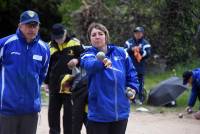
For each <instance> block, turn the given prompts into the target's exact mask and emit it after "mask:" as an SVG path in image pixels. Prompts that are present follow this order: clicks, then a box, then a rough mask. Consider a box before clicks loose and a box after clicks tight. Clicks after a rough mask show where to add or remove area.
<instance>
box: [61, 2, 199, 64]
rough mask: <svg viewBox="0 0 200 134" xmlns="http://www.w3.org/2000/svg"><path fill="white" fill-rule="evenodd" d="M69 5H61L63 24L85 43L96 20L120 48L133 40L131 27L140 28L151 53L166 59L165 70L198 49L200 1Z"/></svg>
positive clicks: (82, 3)
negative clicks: (70, 28)
mask: <svg viewBox="0 0 200 134" xmlns="http://www.w3.org/2000/svg"><path fill="white" fill-rule="evenodd" d="M67 1H69V0H66V2H67ZM70 2H71V4H70V6H71V8H70V9H68V8H63V7H67V6H66V3H64V4H62V6H61V7H62V8H61V9H62V12H63V13H64V12H67V13H68V15H67V16H68V17H66V16H65V15H66V14H64V16H65V19H64V23H65V24H68V25H69V26H70V27H72V28H73V29H74V32H75V33H76V35H77V36H78V37H79V38H80V39H81V41H82V42H83V43H84V44H85V43H88V42H87V38H86V35H87V33H86V32H87V28H88V26H89V24H90V23H91V22H94V21H95V22H100V23H103V24H104V25H106V27H107V28H108V29H109V31H110V35H111V40H112V42H114V43H117V44H119V45H123V44H124V42H125V41H126V40H127V39H128V38H130V37H132V34H133V32H132V31H133V28H134V27H136V26H143V27H144V28H145V31H146V32H145V33H146V35H147V38H148V39H149V40H150V43H151V44H152V48H153V49H152V50H153V53H154V54H158V55H159V56H160V57H161V58H164V59H166V60H167V65H168V67H172V66H173V65H175V64H176V63H177V62H185V61H186V59H188V58H191V57H193V56H195V55H197V53H198V52H199V50H200V49H199V47H198V44H199V43H197V40H196V39H197V38H198V36H199V35H200V34H199V35H198V32H197V27H198V25H199V22H200V20H199V18H200V16H199V14H200V2H199V0H180V1H179V0H111V1H106V0H82V1H79V2H78V4H77V5H78V6H79V5H80V4H81V7H80V8H79V7H78V6H75V2H72V1H70ZM72 3H74V4H72ZM76 3H77V1H76ZM66 20H69V21H66ZM199 33H200V27H199ZM195 37H196V38H195Z"/></svg>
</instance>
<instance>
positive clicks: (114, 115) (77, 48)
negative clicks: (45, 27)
mask: <svg viewBox="0 0 200 134" xmlns="http://www.w3.org/2000/svg"><path fill="white" fill-rule="evenodd" d="M39 28H40V19H39V16H38V14H37V13H36V12H34V11H31V10H28V11H25V12H23V13H22V14H21V16H20V21H19V24H18V28H17V30H16V33H15V34H12V35H9V36H7V37H4V38H2V39H0V64H1V66H0V73H1V75H0V134H36V129H37V121H38V113H39V112H40V110H41V94H40V87H41V85H42V83H43V82H44V83H45V88H46V89H48V90H49V108H48V122H49V128H50V130H49V133H50V134H59V133H60V127H61V126H60V110H61V108H62V107H63V128H64V129H63V130H64V133H65V134H72V133H73V134H76V133H77V134H80V129H81V128H77V127H76V126H74V125H73V124H74V121H73V120H74V118H75V117H74V114H73V106H74V105H75V104H74V102H73V99H72V96H73V95H72V94H73V92H72V91H71V90H70V89H71V85H72V83H73V78H74V77H75V75H76V74H74V70H75V72H76V69H77V67H78V68H82V69H84V70H85V72H86V76H87V87H86V90H87V91H88V94H87V95H88V96H87V101H88V104H87V105H88V109H87V121H86V122H85V125H86V128H87V133H88V134H110V133H112V134H125V131H126V126H127V122H128V117H129V112H130V100H132V99H134V98H135V96H136V95H137V94H138V95H139V98H138V99H139V101H140V103H142V102H143V101H144V98H143V95H142V92H143V86H144V72H145V71H144V66H145V65H144V64H145V59H146V58H147V57H148V56H149V55H150V53H151V45H150V44H149V43H148V41H147V40H145V39H144V28H143V27H136V28H135V30H134V35H133V37H132V38H131V39H129V40H127V41H126V42H125V48H122V47H118V46H117V45H116V44H112V43H111V42H110V36H109V32H108V30H107V28H106V27H105V26H104V25H102V24H100V23H92V24H90V26H89V28H88V31H87V37H88V41H89V43H90V44H91V47H90V48H87V49H85V50H84V48H83V46H82V45H81V43H80V41H79V40H78V39H77V38H76V37H75V36H70V35H69V34H68V31H67V29H66V28H65V27H64V25H62V24H60V23H57V24H54V25H53V26H52V33H51V38H52V41H51V42H49V44H47V43H45V42H44V41H42V40H41V39H40V37H39V34H38V31H39ZM199 72H200V70H198V69H197V70H194V71H192V72H186V73H185V74H184V84H186V83H188V82H189V83H192V84H193V88H192V95H191V99H190V102H189V108H188V109H190V108H191V107H192V106H193V105H194V100H196V98H197V96H198V95H199V94H197V93H199V90H197V89H199V86H200V84H199V81H200V80H199V76H200V75H199ZM76 73H77V72H76ZM78 110H79V109H78ZM80 110H81V109H80ZM81 123H82V122H80V123H79V125H80V124H81ZM76 124H77V122H76ZM76 129H77V130H78V131H76V133H75V132H74V130H76Z"/></svg>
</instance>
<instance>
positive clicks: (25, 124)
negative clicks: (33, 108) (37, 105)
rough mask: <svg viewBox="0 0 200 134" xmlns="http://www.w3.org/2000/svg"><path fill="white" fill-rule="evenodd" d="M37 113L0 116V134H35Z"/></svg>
mask: <svg viewBox="0 0 200 134" xmlns="http://www.w3.org/2000/svg"><path fill="white" fill-rule="evenodd" d="M37 122H38V113H34V114H27V115H17V116H4V115H0V134H36V129H37Z"/></svg>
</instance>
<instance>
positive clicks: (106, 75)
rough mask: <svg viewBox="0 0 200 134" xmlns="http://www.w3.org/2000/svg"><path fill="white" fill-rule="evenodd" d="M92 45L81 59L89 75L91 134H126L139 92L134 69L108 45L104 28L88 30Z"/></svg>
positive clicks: (121, 51) (122, 52)
mask: <svg viewBox="0 0 200 134" xmlns="http://www.w3.org/2000/svg"><path fill="white" fill-rule="evenodd" d="M88 39H89V41H90V43H91V45H92V47H91V48H89V49H87V50H86V51H85V52H84V53H83V54H82V56H81V66H82V67H83V68H84V69H85V70H86V72H87V75H88V90H89V95H88V133H89V134H125V130H126V126H127V122H128V116H129V112H130V102H129V99H130V97H128V96H129V95H127V89H128V90H129V91H131V94H132V96H131V99H133V98H134V95H135V93H137V91H138V85H139V84H138V79H137V77H136V75H137V74H136V71H135V68H134V67H133V65H132V62H131V59H130V58H129V56H128V54H127V52H126V51H125V50H124V49H123V48H120V47H116V46H115V45H113V44H109V33H108V30H107V29H106V27H105V26H103V25H102V24H99V23H92V24H91V25H90V26H89V28H88Z"/></svg>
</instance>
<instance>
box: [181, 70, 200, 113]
mask: <svg viewBox="0 0 200 134" xmlns="http://www.w3.org/2000/svg"><path fill="white" fill-rule="evenodd" d="M187 83H189V84H190V85H191V86H192V90H191V94H190V97H189V100H188V107H187V108H186V110H187V112H188V113H190V112H192V107H193V106H194V105H195V102H196V99H197V98H198V99H199V100H200V68H196V69H194V70H192V71H185V72H184V73H183V84H184V85H186V84H187Z"/></svg>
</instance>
